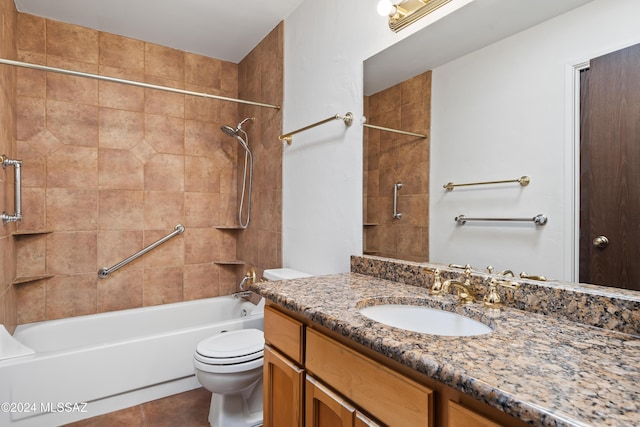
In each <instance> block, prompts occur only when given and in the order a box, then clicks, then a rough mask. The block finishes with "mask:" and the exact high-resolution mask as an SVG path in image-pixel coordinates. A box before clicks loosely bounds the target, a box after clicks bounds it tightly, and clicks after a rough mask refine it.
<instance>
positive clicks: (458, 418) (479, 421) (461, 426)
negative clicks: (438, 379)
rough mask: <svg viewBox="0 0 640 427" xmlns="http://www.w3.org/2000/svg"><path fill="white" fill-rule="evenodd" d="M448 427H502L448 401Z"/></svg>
mask: <svg viewBox="0 0 640 427" xmlns="http://www.w3.org/2000/svg"><path fill="white" fill-rule="evenodd" d="M448 409H449V423H448V427H502V425H501V424H498V423H496V422H494V421H493V420H490V419H489V418H486V417H484V416H482V415H480V414H478V413H476V412H473V411H472V410H470V409H467V408H465V407H464V406H462V405H459V404H458V403H456V402H452V401H451V400H450V401H449V408H448Z"/></svg>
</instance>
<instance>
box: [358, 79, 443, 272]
mask: <svg viewBox="0 0 640 427" xmlns="http://www.w3.org/2000/svg"><path fill="white" fill-rule="evenodd" d="M430 110H431V72H430V71H427V72H425V73H422V74H420V75H419V76H416V77H413V78H411V79H409V80H406V81H404V82H401V83H398V84H397V85H395V86H392V87H390V88H387V89H385V90H382V91H380V92H378V93H375V94H373V95H370V96H365V97H364V113H365V117H367V122H368V123H370V124H374V125H377V126H383V127H386V128H391V129H399V130H403V131H410V132H416V133H423V134H426V135H428V133H429V127H430V124H431V123H430V122H431V112H430ZM363 150H364V159H363V162H364V188H363V190H364V204H363V205H364V223H365V227H364V233H363V248H364V252H365V253H367V254H374V255H379V256H385V257H390V258H398V259H405V260H410V261H426V260H427V259H428V257H429V193H428V190H429V138H419V137H414V136H408V135H402V134H397V133H392V132H387V131H381V130H377V129H369V128H367V129H365V130H364V146H363ZM397 182H401V183H402V188H401V190H399V191H398V197H397V209H398V211H401V212H402V216H401V217H400V218H394V217H393V212H392V211H393V208H392V206H393V196H394V192H393V188H394V184H395V183H397Z"/></svg>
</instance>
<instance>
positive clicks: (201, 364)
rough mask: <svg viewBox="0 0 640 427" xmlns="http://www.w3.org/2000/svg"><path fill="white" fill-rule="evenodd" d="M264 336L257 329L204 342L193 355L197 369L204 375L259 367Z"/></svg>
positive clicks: (211, 338) (214, 337)
mask: <svg viewBox="0 0 640 427" xmlns="http://www.w3.org/2000/svg"><path fill="white" fill-rule="evenodd" d="M263 357H264V333H263V332H262V331H261V330H259V329H241V330H238V331H232V332H225V333H221V334H219V335H214V336H213V337H210V338H206V339H204V340H202V341H200V342H199V343H198V345H197V346H196V352H195V353H194V355H193V358H194V364H195V366H196V367H197V368H198V369H201V370H203V371H207V372H219V373H223V372H229V373H231V372H240V371H244V370H250V369H255V368H257V367H260V366H262V363H263Z"/></svg>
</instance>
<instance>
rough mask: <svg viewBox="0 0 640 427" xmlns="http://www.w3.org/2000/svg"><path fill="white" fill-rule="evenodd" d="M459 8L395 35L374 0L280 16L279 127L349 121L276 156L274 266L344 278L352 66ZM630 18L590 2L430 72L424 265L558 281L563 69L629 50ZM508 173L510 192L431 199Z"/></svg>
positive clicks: (564, 229) (357, 201)
mask: <svg viewBox="0 0 640 427" xmlns="http://www.w3.org/2000/svg"><path fill="white" fill-rule="evenodd" d="M468 2H469V0H459V1H456V0H454V1H453V2H452V3H450V4H449V5H447V6H445V7H444V8H442V9H439V10H438V11H437V13H435V14H432V15H430V16H429V17H428V19H423V20H421V21H420V22H419V23H417V24H414V25H412V26H410V27H408V28H407V29H405V30H403V31H401V32H400V34H395V33H393V32H391V31H390V30H389V29H388V28H387V26H386V23H385V18H382V17H379V16H377V14H376V12H375V5H376V3H377V2H376V1H375V0H350V1H342V0H323V1H317V0H307V1H305V2H304V3H303V4H302V5H301V6H300V8H298V9H297V10H296V11H295V12H294V13H293V14H292V15H291V16H289V17H288V18H287V19H286V21H285V94H284V106H285V107H284V124H283V126H284V130H285V131H290V130H293V129H297V128H300V127H303V126H306V125H308V124H311V123H313V122H316V121H318V120H321V119H324V118H326V117H329V116H332V115H334V114H336V113H338V114H344V113H346V112H347V111H351V112H352V113H353V114H354V115H355V116H356V121H355V123H354V124H353V125H352V126H351V127H350V128H345V126H344V125H343V124H342V123H341V122H339V121H335V122H332V123H329V124H326V125H322V126H320V127H318V128H315V129H313V130H309V131H307V132H304V133H301V134H298V135H296V136H294V138H293V144H292V145H291V146H288V147H285V150H284V159H283V259H284V265H285V266H287V267H291V268H295V269H298V270H302V271H306V272H309V273H312V274H328V273H335V272H344V271H348V270H349V256H350V255H352V254H360V253H362V126H361V125H360V121H359V118H360V117H361V116H362V97H363V92H362V61H363V60H364V59H366V58H368V57H369V56H371V55H373V54H375V53H377V52H379V51H381V50H383V49H385V48H386V47H388V46H391V45H392V44H393V43H395V42H396V41H398V40H400V39H402V38H405V37H407V36H409V35H411V34H412V33H414V32H416V31H418V30H420V29H422V28H424V27H425V26H427V25H428V24H429V23H431V22H432V21H435V20H437V19H439V18H440V17H441V16H443V15H445V14H447V13H449V12H451V10H455V9H457V8H459V7H461V6H462V5H464V4H466V3H468ZM637 16H640V1H637V0H615V1H612V0H596V1H594V2H593V3H589V4H587V5H586V6H583V7H581V8H579V9H576V10H575V11H573V12H569V13H568V14H565V15H563V16H561V17H559V18H556V19H554V20H551V21H548V22H546V23H543V24H541V25H539V26H537V27H534V28H532V29H530V30H528V31H526V32H523V33H521V34H518V35H516V36H513V37H511V38H509V39H507V40H504V41H502V42H499V43H497V44H495V45H492V46H490V47H488V48H485V49H483V50H481V51H478V52H476V53H473V54H470V55H467V56H465V57H463V58H460V59H458V60H455V61H453V62H451V63H449V64H446V65H444V66H441V67H439V68H436V69H435V70H434V75H433V97H432V103H433V107H432V108H433V112H432V123H433V125H432V138H431V147H432V148H431V149H432V153H431V155H432V165H431V178H430V179H431V206H430V215H431V227H430V233H431V241H430V250H431V260H432V261H434V262H443V263H451V262H455V263H470V264H472V265H473V266H475V267H484V266H486V265H488V264H493V265H494V266H495V267H496V268H498V269H506V268H510V269H513V270H514V271H517V272H519V271H522V270H525V271H527V272H529V273H531V274H546V275H547V276H549V277H552V278H568V276H567V272H569V274H570V270H571V259H570V258H571V256H569V255H568V254H567V251H568V249H569V248H570V246H571V245H570V244H566V243H565V242H566V237H567V235H570V234H571V230H570V228H571V218H570V215H571V205H570V200H567V198H568V197H571V189H570V188H568V186H569V184H570V183H569V181H570V179H569V178H568V177H570V173H569V172H570V171H569V172H567V167H568V166H570V165H571V159H570V156H569V155H567V151H569V152H570V150H568V149H567V144H568V140H567V134H568V129H569V128H570V126H569V124H570V117H568V115H567V102H568V101H567V67H568V66H569V65H570V64H573V63H578V62H581V61H584V60H586V59H588V58H590V57H593V56H597V55H598V54H601V53H605V52H607V51H609V50H614V49H616V48H619V47H623V46H625V45H629V44H633V43H634V42H638V41H640V26H639V25H637V22H635V21H637ZM514 92H515V93H516V94H517V98H518V99H519V101H518V102H516V101H514V100H513V96H512V94H513V93H514ZM469 94H472V95H473V96H472V97H471V98H470V97H469ZM533 117H535V119H534V118H533ZM520 175H529V176H531V178H532V183H531V185H530V186H529V187H527V188H524V189H522V190H521V189H520V188H519V187H517V186H516V187H513V186H508V187H504V188H503V189H495V188H493V189H485V190H482V191H480V190H473V191H460V190H459V189H456V190H454V192H452V193H449V194H445V193H444V190H443V189H442V185H443V184H445V183H446V182H448V181H459V182H465V181H467V180H469V181H476V180H490V179H506V178H515V177H519V176H520ZM460 213H464V214H467V215H469V216H471V215H484V214H491V215H500V216H502V215H504V216H511V215H512V214H513V215H517V216H520V215H525V216H533V215H534V214H537V213H545V214H547V215H548V216H549V223H548V224H547V225H546V226H544V227H542V228H540V229H538V230H536V229H535V227H532V226H527V227H521V226H516V227H514V226H501V227H495V226H490V227H487V226H480V227H478V226H475V227H471V226H468V225H467V226H463V227H456V226H455V223H454V221H453V217H454V216H456V215H458V214H460Z"/></svg>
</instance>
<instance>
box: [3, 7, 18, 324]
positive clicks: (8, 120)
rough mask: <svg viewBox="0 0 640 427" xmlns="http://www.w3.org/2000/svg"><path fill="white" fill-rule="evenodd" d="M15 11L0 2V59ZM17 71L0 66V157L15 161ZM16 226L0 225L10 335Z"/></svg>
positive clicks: (8, 208) (8, 188) (7, 179)
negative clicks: (3, 156) (13, 234)
mask: <svg viewBox="0 0 640 427" xmlns="http://www.w3.org/2000/svg"><path fill="white" fill-rule="evenodd" d="M16 15H17V14H16V8H15V5H14V3H13V1H12V0H0V23H1V24H0V25H1V27H0V57H2V58H7V59H15V58H16V41H15V36H14V32H15V26H16ZM15 117H16V70H15V69H14V68H13V67H11V66H7V65H0V154H6V155H7V156H8V157H9V158H11V159H15V158H16V118H15ZM14 173H15V171H14V168H13V167H8V168H6V169H3V168H0V212H7V213H9V214H13V213H14V212H15V206H14V202H13V188H14ZM15 230H16V225H15V223H12V224H9V225H7V226H2V225H1V224H0V324H3V325H5V326H6V327H7V329H8V330H9V332H13V329H14V328H15V325H16V323H17V314H16V313H17V308H16V307H17V302H16V293H15V290H14V287H13V285H12V281H13V278H14V277H15V272H16V251H15V249H14V248H15V243H14V238H13V236H12V235H11V233H13V232H14V231H15Z"/></svg>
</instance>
